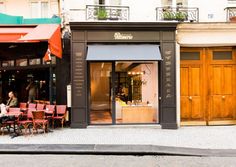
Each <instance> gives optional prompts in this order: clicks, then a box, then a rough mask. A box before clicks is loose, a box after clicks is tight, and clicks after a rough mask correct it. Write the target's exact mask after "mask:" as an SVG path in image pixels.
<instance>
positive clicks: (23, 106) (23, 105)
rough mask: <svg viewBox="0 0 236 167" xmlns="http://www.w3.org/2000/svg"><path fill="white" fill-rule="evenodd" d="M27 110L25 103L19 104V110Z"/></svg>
mask: <svg viewBox="0 0 236 167" xmlns="http://www.w3.org/2000/svg"><path fill="white" fill-rule="evenodd" d="M26 108H27V103H22V102H21V103H20V109H21V110H22V109H23V110H24V109H26Z"/></svg>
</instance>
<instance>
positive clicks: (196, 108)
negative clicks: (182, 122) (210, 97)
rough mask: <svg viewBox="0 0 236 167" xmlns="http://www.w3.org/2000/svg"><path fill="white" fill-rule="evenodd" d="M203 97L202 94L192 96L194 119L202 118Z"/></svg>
mask: <svg viewBox="0 0 236 167" xmlns="http://www.w3.org/2000/svg"><path fill="white" fill-rule="evenodd" d="M201 101H202V99H201V97H200V96H195V97H192V102H191V106H192V108H191V109H192V113H191V115H192V117H191V118H192V119H202V118H203V116H204V114H203V111H202V107H201V106H202V104H201Z"/></svg>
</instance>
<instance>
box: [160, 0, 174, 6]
mask: <svg viewBox="0 0 236 167" xmlns="http://www.w3.org/2000/svg"><path fill="white" fill-rule="evenodd" d="M161 4H162V6H163V7H165V6H172V0H161Z"/></svg>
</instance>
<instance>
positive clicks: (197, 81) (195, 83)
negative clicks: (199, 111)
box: [190, 67, 202, 96]
mask: <svg viewBox="0 0 236 167" xmlns="http://www.w3.org/2000/svg"><path fill="white" fill-rule="evenodd" d="M190 69H191V79H190V82H191V89H190V91H191V95H192V96H200V95H201V93H200V91H201V86H202V85H201V68H200V67H191V68H190Z"/></svg>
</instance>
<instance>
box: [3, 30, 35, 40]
mask: <svg viewBox="0 0 236 167" xmlns="http://www.w3.org/2000/svg"><path fill="white" fill-rule="evenodd" d="M33 29H34V28H33V27H30V28H25V27H21V28H19V27H10V28H6V27H0V43H6V42H7V43H12V42H16V43H18V42H24V41H19V39H20V38H21V37H22V36H24V35H26V34H28V33H29V32H30V31H32V30H33Z"/></svg>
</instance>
